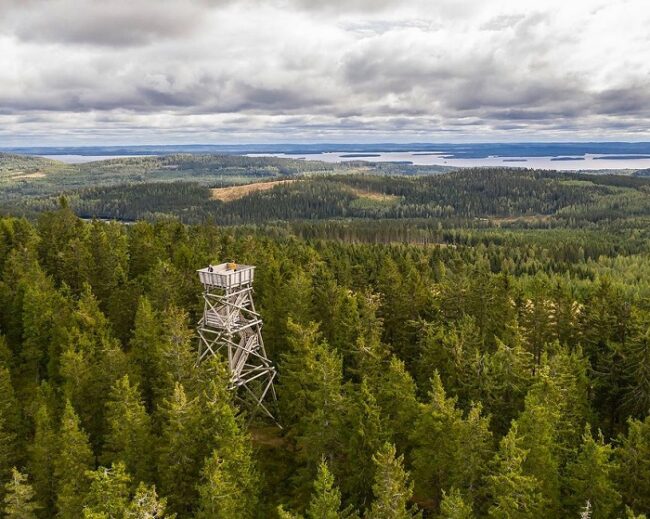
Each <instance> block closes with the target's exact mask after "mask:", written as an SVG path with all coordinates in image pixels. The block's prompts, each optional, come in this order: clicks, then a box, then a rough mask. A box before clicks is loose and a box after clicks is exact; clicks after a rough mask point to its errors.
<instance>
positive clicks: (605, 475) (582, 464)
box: [566, 425, 621, 519]
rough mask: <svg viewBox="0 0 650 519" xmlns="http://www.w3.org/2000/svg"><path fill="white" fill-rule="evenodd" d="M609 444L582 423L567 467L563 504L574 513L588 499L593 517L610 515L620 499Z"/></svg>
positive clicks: (614, 465)
mask: <svg viewBox="0 0 650 519" xmlns="http://www.w3.org/2000/svg"><path fill="white" fill-rule="evenodd" d="M612 456H613V451H612V447H611V445H608V444H606V443H605V441H604V439H603V435H602V433H601V432H600V431H598V435H597V437H596V439H594V438H593V436H592V434H591V427H590V426H589V425H586V426H585V430H584V434H583V436H582V445H581V446H580V450H579V452H578V456H577V457H576V459H575V460H574V461H573V462H572V463H570V464H569V465H568V467H567V481H566V484H567V499H566V501H567V506H568V507H570V508H571V509H572V510H573V511H574V513H576V512H577V511H578V510H579V509H580V508H581V507H583V506H584V505H585V503H587V502H589V506H590V509H591V514H592V517H593V518H594V519H598V518H600V517H611V516H612V514H613V513H614V511H615V510H616V509H617V507H618V506H619V505H620V502H621V495H620V494H619V492H618V491H617V490H616V485H615V484H614V476H615V473H616V470H617V466H616V464H615V462H614V461H613V460H612Z"/></svg>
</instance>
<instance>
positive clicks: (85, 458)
mask: <svg viewBox="0 0 650 519" xmlns="http://www.w3.org/2000/svg"><path fill="white" fill-rule="evenodd" d="M93 465H94V459H93V454H92V451H91V449H90V443H89V442H88V436H87V435H86V433H85V432H84V431H83V429H81V427H80V425H79V418H78V417H77V415H76V413H75V412H74V409H73V407H72V404H70V402H69V401H68V402H66V405H65V409H64V410H63V416H62V418H61V428H60V431H59V443H58V455H57V457H56V459H55V460H54V476H55V478H56V481H57V498H56V507H57V510H58V517H60V518H62V519H78V518H79V517H80V516H81V509H82V504H83V498H84V495H85V493H86V491H87V490H88V487H89V481H88V478H87V475H86V472H88V471H89V470H91V469H92V468H93Z"/></svg>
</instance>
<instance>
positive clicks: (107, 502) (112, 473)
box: [83, 463, 131, 519]
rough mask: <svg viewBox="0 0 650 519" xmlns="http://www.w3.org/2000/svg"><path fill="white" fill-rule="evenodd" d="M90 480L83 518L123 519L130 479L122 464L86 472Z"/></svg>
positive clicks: (127, 500)
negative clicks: (106, 518)
mask: <svg viewBox="0 0 650 519" xmlns="http://www.w3.org/2000/svg"><path fill="white" fill-rule="evenodd" d="M86 477H87V478H88V479H89V480H90V487H89V489H88V493H87V494H86V496H85V498H84V507H83V512H84V518H88V519H89V518H92V519H95V517H108V518H112V517H115V518H117V517H120V518H121V517H123V516H124V514H125V512H126V509H127V505H128V502H129V486H130V482H131V478H130V477H129V475H128V474H127V472H126V469H125V467H124V464H123V463H116V464H113V465H112V466H111V468H106V467H99V468H98V469H97V470H94V471H88V472H86Z"/></svg>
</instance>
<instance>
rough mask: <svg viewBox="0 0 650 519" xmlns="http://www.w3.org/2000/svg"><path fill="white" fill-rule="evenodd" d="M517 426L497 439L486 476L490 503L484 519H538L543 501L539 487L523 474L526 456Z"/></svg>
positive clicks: (537, 483)
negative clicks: (499, 440)
mask: <svg viewBox="0 0 650 519" xmlns="http://www.w3.org/2000/svg"><path fill="white" fill-rule="evenodd" d="M520 444H521V437H520V436H519V431H518V426H517V422H513V423H512V426H511V427H510V430H509V431H508V434H507V435H506V436H504V437H503V438H502V439H501V442H500V444H499V452H497V454H496V455H495V457H494V460H493V462H492V473H491V474H490V475H489V476H487V489H488V492H489V494H490V496H491V499H492V504H491V506H490V507H489V509H488V516H489V517H493V518H495V519H534V518H537V517H540V516H541V515H540V514H541V510H543V505H544V499H543V497H542V494H541V492H540V484H539V481H537V479H535V477H534V476H529V475H527V474H526V473H525V472H524V463H525V462H526V456H527V454H528V453H527V452H526V451H525V450H524V449H523V448H521V446H520Z"/></svg>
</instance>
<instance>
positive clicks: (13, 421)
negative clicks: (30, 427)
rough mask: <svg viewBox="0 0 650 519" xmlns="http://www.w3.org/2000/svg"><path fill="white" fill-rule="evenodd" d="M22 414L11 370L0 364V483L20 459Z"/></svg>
mask: <svg viewBox="0 0 650 519" xmlns="http://www.w3.org/2000/svg"><path fill="white" fill-rule="evenodd" d="M19 427H20V414H19V408H18V402H17V401H16V397H15V396H14V389H13V384H12V383H11V375H10V373H9V369H7V367H5V366H4V365H2V364H0V481H4V480H6V479H7V478H8V477H9V475H10V474H11V468H12V466H13V465H14V464H15V463H16V462H17V461H18V459H19V457H20V452H19V445H18V437H17V433H18V432H19Z"/></svg>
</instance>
